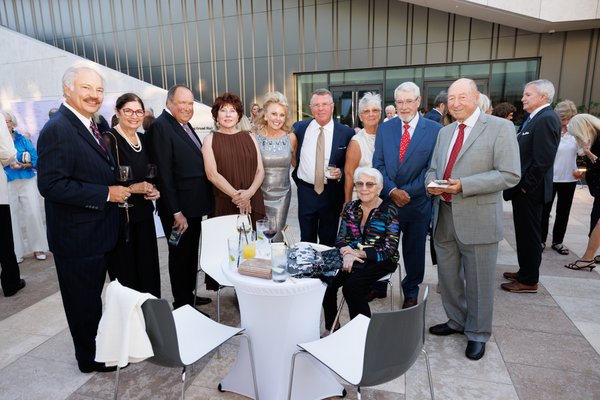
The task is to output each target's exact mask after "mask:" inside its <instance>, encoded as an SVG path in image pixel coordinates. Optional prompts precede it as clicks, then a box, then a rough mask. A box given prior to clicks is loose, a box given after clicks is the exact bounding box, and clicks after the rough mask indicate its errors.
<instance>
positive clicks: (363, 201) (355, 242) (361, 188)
mask: <svg viewBox="0 0 600 400" xmlns="http://www.w3.org/2000/svg"><path fill="white" fill-rule="evenodd" d="M354 186H355V187H356V192H357V194H358V200H355V201H350V202H348V203H347V204H346V206H345V207H344V211H343V213H342V223H341V225H340V230H339V232H338V237H337V240H336V243H335V246H336V247H337V248H338V249H340V253H341V254H342V256H343V257H344V264H343V267H342V269H341V270H340V271H339V272H338V274H337V275H336V276H335V278H334V279H333V281H332V282H331V283H330V284H329V286H328V287H327V290H326V291H325V297H324V299H323V309H324V311H325V329H326V331H325V332H324V333H323V335H322V336H327V335H328V334H329V332H330V331H331V328H332V325H333V321H334V319H335V314H336V308H337V291H338V289H339V288H340V286H341V287H342V292H343V294H344V298H345V299H346V303H348V310H349V311H350V318H354V317H355V316H357V315H358V314H363V315H366V316H367V317H370V316H371V310H370V309H369V303H368V302H367V297H366V296H367V292H368V291H369V288H370V286H371V284H372V283H374V282H376V281H377V280H378V279H380V278H381V277H383V276H385V275H386V274H388V273H390V272H393V271H395V270H396V267H397V263H398V232H399V229H398V209H397V208H396V206H395V205H394V203H393V202H392V201H390V200H382V199H381V198H380V197H379V195H380V193H381V190H382V189H383V177H382V175H381V173H380V172H379V171H378V170H376V169H374V168H365V167H361V168H357V169H356V171H355V172H354Z"/></svg>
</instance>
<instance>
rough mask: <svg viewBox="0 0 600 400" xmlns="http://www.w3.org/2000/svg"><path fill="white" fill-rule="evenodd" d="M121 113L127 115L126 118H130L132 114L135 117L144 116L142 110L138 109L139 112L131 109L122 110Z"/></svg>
mask: <svg viewBox="0 0 600 400" xmlns="http://www.w3.org/2000/svg"><path fill="white" fill-rule="evenodd" d="M121 111H122V112H123V114H125V115H127V116H128V117H131V116H132V115H133V114H135V116H136V117H143V116H144V114H145V113H144V110H142V109H139V110H132V109H131V108H124V109H122V110H121Z"/></svg>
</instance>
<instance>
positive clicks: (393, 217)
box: [335, 200, 400, 266]
mask: <svg viewBox="0 0 600 400" xmlns="http://www.w3.org/2000/svg"><path fill="white" fill-rule="evenodd" d="M360 204H361V201H360V200H354V201H350V202H348V204H346V206H345V207H344V212H343V213H342V223H341V224H340V230H339V232H338V236H337V240H336V242H335V247H337V248H338V249H339V248H342V247H344V246H350V247H351V248H353V249H358V244H359V243H360V244H362V245H364V246H371V247H366V248H363V250H364V251H365V253H366V254H367V261H370V262H371V263H373V262H376V263H378V262H383V261H388V262H391V263H393V264H394V266H395V265H396V263H397V262H398V259H399V256H398V240H399V232H400V229H399V226H398V225H399V221H398V209H397V208H396V205H395V204H394V203H393V202H392V201H391V200H384V201H383V202H382V203H381V204H380V205H379V207H377V208H374V209H373V210H371V212H370V214H369V216H368V218H367V222H366V223H365V226H364V227H363V228H362V230H361V226H360V224H361V221H362V217H363V210H362V208H361V207H360Z"/></svg>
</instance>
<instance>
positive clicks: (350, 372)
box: [298, 314, 370, 385]
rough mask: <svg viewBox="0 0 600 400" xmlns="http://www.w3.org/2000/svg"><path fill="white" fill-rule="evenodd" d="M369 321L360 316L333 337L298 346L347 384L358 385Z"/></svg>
mask: <svg viewBox="0 0 600 400" xmlns="http://www.w3.org/2000/svg"><path fill="white" fill-rule="evenodd" d="M369 321H370V318H368V317H365V316H364V315H362V314H359V315H357V316H356V317H355V318H354V319H352V320H351V321H350V322H348V323H347V324H346V325H344V326H343V327H342V328H340V329H339V330H337V331H335V332H334V333H332V334H331V335H329V336H327V337H325V338H323V339H319V340H315V341H313V342H308V343H302V344H299V345H298V346H299V347H301V348H303V349H304V350H306V351H307V352H309V353H310V354H312V355H313V356H314V357H315V358H316V359H317V360H319V361H320V362H322V363H323V364H325V365H326V366H327V367H329V368H330V369H331V370H332V371H333V372H335V373H336V374H338V375H339V376H340V377H342V378H343V379H344V380H346V381H347V382H349V383H351V384H353V385H357V384H358V383H359V382H360V379H361V377H362V372H363V371H362V369H363V360H364V356H365V343H366V340H367V330H368V328H369Z"/></svg>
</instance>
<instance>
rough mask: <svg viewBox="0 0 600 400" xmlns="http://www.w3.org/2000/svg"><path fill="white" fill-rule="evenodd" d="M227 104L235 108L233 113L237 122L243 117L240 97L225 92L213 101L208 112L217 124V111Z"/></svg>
mask: <svg viewBox="0 0 600 400" xmlns="http://www.w3.org/2000/svg"><path fill="white" fill-rule="evenodd" d="M227 104H231V105H232V106H233V108H235V111H236V112H237V114H238V120H240V119H241V118H242V115H244V105H243V104H242V100H241V99H240V97H239V96H238V95H237V94H234V93H229V92H225V93H223V94H222V95H220V96H219V97H217V98H216V99H215V101H214V103H213V105H212V108H211V110H210V113H211V114H212V116H213V119H214V120H215V122H217V116H218V115H219V110H220V109H221V108H223V107H225V105H227Z"/></svg>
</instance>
